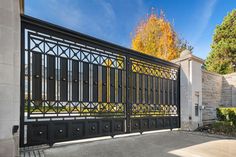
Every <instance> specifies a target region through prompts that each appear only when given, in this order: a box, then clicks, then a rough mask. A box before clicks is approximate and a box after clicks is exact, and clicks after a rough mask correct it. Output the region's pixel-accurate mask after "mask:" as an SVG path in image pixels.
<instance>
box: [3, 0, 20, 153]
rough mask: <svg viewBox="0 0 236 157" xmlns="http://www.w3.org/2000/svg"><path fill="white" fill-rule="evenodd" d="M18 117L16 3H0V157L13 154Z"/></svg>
mask: <svg viewBox="0 0 236 157" xmlns="http://www.w3.org/2000/svg"><path fill="white" fill-rule="evenodd" d="M19 115H20V8H19V0H1V1H0V156H2V157H13V156H16V155H17V154H16V153H17V149H18V146H17V143H18V141H19V137H18V135H17V134H14V135H13V126H14V125H16V126H19V117H20V116H19Z"/></svg>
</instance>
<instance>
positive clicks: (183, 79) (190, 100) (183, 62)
mask: <svg viewBox="0 0 236 157" xmlns="http://www.w3.org/2000/svg"><path fill="white" fill-rule="evenodd" d="M172 62H174V63H176V64H179V65H180V68H181V69H180V105H181V129H183V130H194V129H196V128H197V127H198V126H201V125H202V120H201V119H202V112H201V106H202V70H201V65H202V63H203V60H202V59H200V58H198V57H196V56H194V55H192V54H191V52H187V51H185V52H183V53H182V54H181V56H180V58H178V59H176V60H173V61H172ZM195 104H198V106H199V110H198V112H199V115H198V116H195Z"/></svg>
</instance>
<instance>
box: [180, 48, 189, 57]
mask: <svg viewBox="0 0 236 157" xmlns="http://www.w3.org/2000/svg"><path fill="white" fill-rule="evenodd" d="M189 54H192V52H191V51H190V50H188V49H186V50H184V51H182V52H181V53H180V57H183V56H187V55H189Z"/></svg>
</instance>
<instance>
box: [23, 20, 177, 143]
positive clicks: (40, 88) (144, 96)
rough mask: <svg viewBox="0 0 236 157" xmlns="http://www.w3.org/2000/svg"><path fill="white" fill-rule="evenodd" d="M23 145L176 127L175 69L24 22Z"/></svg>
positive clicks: (57, 29) (53, 27)
mask: <svg viewBox="0 0 236 157" xmlns="http://www.w3.org/2000/svg"><path fill="white" fill-rule="evenodd" d="M21 33H22V34H21V42H22V43H21V47H22V48H21V62H22V63H21V126H20V134H21V135H20V145H21V146H29V145H39V144H49V145H52V144H53V143H55V142H61V141H68V140H75V139H83V138H89V137H97V136H107V135H109V136H114V135H117V134H124V133H129V132H143V131H147V130H157V129H172V128H178V127H179V125H180V124H179V117H180V114H179V107H180V105H179V76H178V74H179V72H178V70H179V67H178V65H175V64H173V63H170V62H166V61H163V60H161V59H158V58H154V57H151V56H148V55H144V54H141V53H139V52H135V51H133V50H130V49H127V48H123V47H120V46H117V45H114V44H111V43H108V42H105V41H102V40H99V39H95V38H93V37H90V36H86V35H83V34H80V33H78V32H74V31H71V30H68V29H66V28H62V27H59V26H56V25H53V24H50V23H46V22H43V21H40V20H37V19H34V18H32V17H28V16H22V17H21Z"/></svg>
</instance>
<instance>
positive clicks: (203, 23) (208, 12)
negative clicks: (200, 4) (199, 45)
mask: <svg viewBox="0 0 236 157" xmlns="http://www.w3.org/2000/svg"><path fill="white" fill-rule="evenodd" d="M216 3H217V0H208V1H207V3H206V5H205V6H204V8H203V11H202V14H201V15H199V16H200V19H201V20H200V21H196V22H198V25H199V28H198V30H197V33H196V36H195V37H194V39H193V44H195V43H196V42H198V41H199V40H200V38H201V36H202V35H203V33H204V31H205V30H206V28H207V26H208V24H209V21H210V19H211V16H212V14H213V12H214V9H215V5H216Z"/></svg>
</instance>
